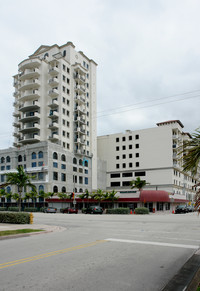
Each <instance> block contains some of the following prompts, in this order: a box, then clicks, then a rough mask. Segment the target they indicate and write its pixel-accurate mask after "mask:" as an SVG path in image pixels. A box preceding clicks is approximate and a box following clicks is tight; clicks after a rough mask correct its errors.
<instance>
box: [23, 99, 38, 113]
mask: <svg viewBox="0 0 200 291" xmlns="http://www.w3.org/2000/svg"><path fill="white" fill-rule="evenodd" d="M39 108H40V103H39V102H38V101H36V100H35V101H31V102H30V101H27V102H25V103H24V104H22V105H20V106H19V111H21V112H26V111H35V110H37V109H39Z"/></svg>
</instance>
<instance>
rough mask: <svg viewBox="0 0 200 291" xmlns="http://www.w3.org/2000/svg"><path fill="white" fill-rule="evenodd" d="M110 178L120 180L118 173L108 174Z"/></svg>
mask: <svg viewBox="0 0 200 291" xmlns="http://www.w3.org/2000/svg"><path fill="white" fill-rule="evenodd" d="M110 178H120V173H114V174H110Z"/></svg>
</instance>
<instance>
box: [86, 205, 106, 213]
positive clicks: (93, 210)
mask: <svg viewBox="0 0 200 291" xmlns="http://www.w3.org/2000/svg"><path fill="white" fill-rule="evenodd" d="M85 213H86V214H87V213H90V214H91V213H93V214H95V213H96V214H102V213H103V208H102V207H100V206H90V207H88V208H86V210H85Z"/></svg>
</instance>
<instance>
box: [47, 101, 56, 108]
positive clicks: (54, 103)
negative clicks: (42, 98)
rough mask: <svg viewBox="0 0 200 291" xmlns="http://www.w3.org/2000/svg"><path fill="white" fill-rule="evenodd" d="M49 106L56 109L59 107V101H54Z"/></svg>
mask: <svg viewBox="0 0 200 291" xmlns="http://www.w3.org/2000/svg"><path fill="white" fill-rule="evenodd" d="M48 106H49V107H50V108H56V107H58V100H52V102H51V103H49V104H48Z"/></svg>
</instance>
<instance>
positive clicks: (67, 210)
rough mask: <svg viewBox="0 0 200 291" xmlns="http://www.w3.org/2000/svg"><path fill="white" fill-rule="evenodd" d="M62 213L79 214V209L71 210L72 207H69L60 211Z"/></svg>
mask: <svg viewBox="0 0 200 291" xmlns="http://www.w3.org/2000/svg"><path fill="white" fill-rule="evenodd" d="M60 212H62V213H69V214H70V213H76V214H77V213H78V209H77V208H70V207H67V208H63V209H61V210H60Z"/></svg>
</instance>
